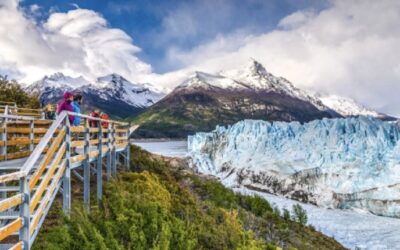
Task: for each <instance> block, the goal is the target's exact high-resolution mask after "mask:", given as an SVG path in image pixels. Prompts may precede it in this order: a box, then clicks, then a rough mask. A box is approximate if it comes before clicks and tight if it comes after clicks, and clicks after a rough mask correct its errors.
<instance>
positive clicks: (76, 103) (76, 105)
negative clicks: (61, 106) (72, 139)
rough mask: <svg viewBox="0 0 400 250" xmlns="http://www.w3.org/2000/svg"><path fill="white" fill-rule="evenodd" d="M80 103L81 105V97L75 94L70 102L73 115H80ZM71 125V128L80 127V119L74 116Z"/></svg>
mask: <svg viewBox="0 0 400 250" xmlns="http://www.w3.org/2000/svg"><path fill="white" fill-rule="evenodd" d="M81 103H82V95H81V94H79V93H78V94H75V96H74V101H73V102H72V107H73V108H74V113H78V114H80V113H81ZM72 125H73V126H79V125H81V117H80V116H77V115H76V116H75V118H74V122H73V124H72Z"/></svg>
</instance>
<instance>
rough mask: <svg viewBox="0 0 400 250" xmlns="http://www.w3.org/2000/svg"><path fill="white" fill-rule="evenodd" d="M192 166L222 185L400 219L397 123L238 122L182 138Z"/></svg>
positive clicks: (364, 120)
mask: <svg viewBox="0 0 400 250" xmlns="http://www.w3.org/2000/svg"><path fill="white" fill-rule="evenodd" d="M188 149H189V153H190V155H191V157H192V161H193V166H194V167H195V168H196V169H197V170H198V171H199V172H202V173H205V174H211V175H214V176H217V177H219V178H220V179H221V180H222V182H223V183H224V184H225V185H227V186H229V187H237V188H247V189H252V190H258V191H262V192H267V193H273V194H278V195H283V196H285V197H288V198H292V199H297V200H301V201H303V202H310V203H313V204H316V205H318V206H323V207H332V208H355V209H363V210H366V211H369V212H372V213H374V214H378V215H384V216H394V217H400V201H399V199H398V197H399V196H400V181H399V180H400V162H399V159H400V125H399V123H393V122H385V121H382V120H379V119H375V118H372V117H357V118H345V119H344V118H339V119H322V120H315V121H311V122H309V123H305V124H300V123H298V122H291V123H286V122H274V123H270V122H265V121H255V120H245V121H241V122H238V123H236V124H234V125H233V126H230V127H227V128H226V127H217V128H216V130H214V131H212V132H210V133H197V134H195V135H194V136H190V137H189V143H188Z"/></svg>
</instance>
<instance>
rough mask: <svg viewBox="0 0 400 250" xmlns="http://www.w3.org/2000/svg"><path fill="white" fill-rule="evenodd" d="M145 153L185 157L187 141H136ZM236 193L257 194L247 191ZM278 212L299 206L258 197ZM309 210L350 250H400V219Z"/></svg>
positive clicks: (316, 224)
mask: <svg viewBox="0 0 400 250" xmlns="http://www.w3.org/2000/svg"><path fill="white" fill-rule="evenodd" d="M133 143H134V144H136V145H138V146H140V147H142V148H143V149H145V150H147V151H149V152H152V153H155V154H160V155H164V156H172V157H186V156H187V141H151V142H143V141H140V142H138V141H136V142H135V141H134V142H133ZM235 191H238V192H242V193H248V194H254V193H258V192H254V191H250V190H247V189H242V188H239V189H236V190H235ZM258 194H260V195H261V196H263V197H265V199H267V200H268V201H269V202H270V203H272V204H275V205H276V206H278V207H279V208H284V207H286V208H288V209H290V208H291V207H292V205H293V204H296V203H298V202H296V201H293V200H290V199H286V198H284V197H280V196H274V195H270V194H265V193H258ZM301 206H303V208H305V209H306V210H307V215H308V221H309V223H310V224H312V225H313V226H314V227H315V228H316V229H318V230H319V231H321V232H323V233H324V234H326V235H328V236H332V237H334V238H335V239H336V240H337V241H338V242H340V243H341V244H343V245H344V246H345V247H348V248H350V249H365V250H367V249H368V250H393V249H399V250H400V234H399V232H398V231H399V229H400V219H394V218H387V217H380V216H375V215H372V214H368V213H363V212H355V211H343V210H337V209H325V208H320V207H316V206H313V205H309V204H301Z"/></svg>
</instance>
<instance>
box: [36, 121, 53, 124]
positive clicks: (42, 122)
mask: <svg viewBox="0 0 400 250" xmlns="http://www.w3.org/2000/svg"><path fill="white" fill-rule="evenodd" d="M33 123H34V124H35V125H36V124H38V125H49V124H51V123H53V120H35V121H34V122H33Z"/></svg>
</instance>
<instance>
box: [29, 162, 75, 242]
mask: <svg viewBox="0 0 400 250" xmlns="http://www.w3.org/2000/svg"><path fill="white" fill-rule="evenodd" d="M66 166H67V162H66V161H65V160H64V162H63V163H62V165H61V167H60V169H59V170H58V171H57V173H56V174H55V176H54V179H53V181H52V182H51V184H50V187H49V190H48V191H47V192H48V193H47V194H46V196H45V197H44V198H43V200H42V202H41V204H40V206H39V208H38V210H37V212H36V213H35V215H34V217H33V219H32V221H31V224H30V228H29V233H30V235H32V234H33V232H34V231H35V230H36V227H37V225H38V223H39V221H40V218H41V217H42V215H43V213H44V210H45V209H46V207H47V204H48V203H49V202H50V198H51V195H52V194H53V193H54V190H55V188H56V187H57V184H58V183H59V182H60V179H61V177H62V176H63V174H64V170H65V167H66Z"/></svg>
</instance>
